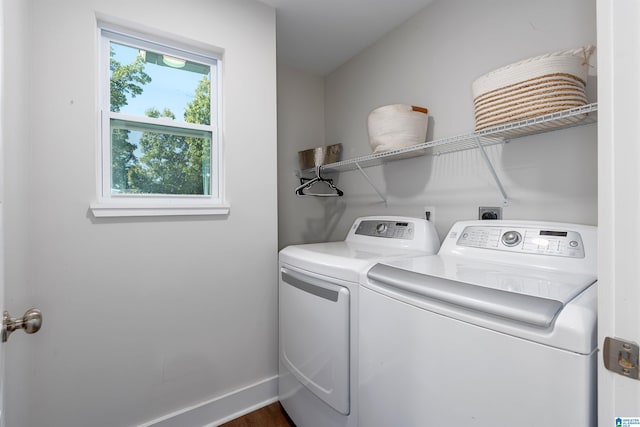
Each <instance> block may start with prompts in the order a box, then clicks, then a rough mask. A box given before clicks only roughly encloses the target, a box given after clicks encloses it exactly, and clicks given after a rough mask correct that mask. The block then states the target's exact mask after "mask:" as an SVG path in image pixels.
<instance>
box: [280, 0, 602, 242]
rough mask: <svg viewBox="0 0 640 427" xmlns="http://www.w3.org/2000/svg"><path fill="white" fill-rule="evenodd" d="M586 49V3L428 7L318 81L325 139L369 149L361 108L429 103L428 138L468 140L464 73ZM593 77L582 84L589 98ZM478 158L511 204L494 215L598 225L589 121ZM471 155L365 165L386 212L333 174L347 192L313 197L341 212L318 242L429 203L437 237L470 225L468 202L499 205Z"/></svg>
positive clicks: (473, 206)
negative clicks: (368, 218)
mask: <svg viewBox="0 0 640 427" xmlns="http://www.w3.org/2000/svg"><path fill="white" fill-rule="evenodd" d="M595 42H596V24H595V0H588V1H586V2H585V1H584V0H562V1H553V0H541V1H538V2H531V1H525V0H518V1H513V0H483V1H475V0H438V1H435V2H434V3H432V4H430V5H429V6H427V7H426V8H425V9H423V10H422V11H421V12H419V13H418V14H416V15H415V16H414V17H412V18H411V19H410V20H408V21H407V22H406V23H405V24H403V25H402V26H400V27H398V28H397V29H395V30H394V31H392V32H391V33H389V34H387V35H386V36H385V37H383V38H382V39H380V40H379V41H378V42H376V43H375V44H374V45H372V46H370V47H369V48H368V49H366V50H365V51H364V52H362V53H361V54H360V55H358V56H356V57H355V58H353V59H351V60H350V61H349V62H347V63H346V64H344V65H343V66H341V67H340V68H339V69H338V70H336V71H335V72H333V73H332V74H330V75H329V76H327V78H326V89H325V121H326V130H325V133H326V143H328V144H333V143H336V142H341V143H342V144H343V147H344V152H345V154H344V155H345V157H349V158H350V157H355V156H358V155H364V154H370V153H371V149H370V147H369V145H368V135H367V128H366V119H367V116H368V113H369V112H370V111H371V110H372V109H374V108H375V107H378V106H380V105H385V104H392V103H407V104H413V105H421V106H424V107H428V108H429V110H430V116H431V119H430V123H429V125H430V130H429V132H428V138H429V139H431V138H441V137H447V136H455V135H458V134H464V133H468V132H470V131H472V130H473V127H474V121H473V108H472V95H471V83H472V81H473V80H474V79H475V78H477V77H479V76H481V75H483V74H485V73H486V72H488V71H491V70H493V69H495V68H499V67H501V66H503V65H506V64H509V63H512V62H515V61H518V60H520V59H524V58H527V57H530V56H535V55H538V54H543V53H546V52H553V51H557V50H563V49H572V48H576V47H580V46H584V45H586V44H595ZM595 80H596V79H595V78H593V76H592V77H591V80H590V82H589V84H588V86H589V88H588V92H589V94H590V96H591V97H592V99H591V100H592V101H595V90H594V89H595ZM280 118H281V120H282V119H283V116H282V115H281V116H280ZM487 151H488V154H489V157H490V159H491V160H492V162H493V164H494V166H495V167H496V171H497V174H498V176H499V177H500V178H501V180H502V182H503V184H504V186H505V189H506V192H507V195H508V196H509V199H510V200H509V206H507V207H505V209H504V211H503V214H504V218H505V219H541V220H557V221H570V222H579V223H588V224H595V223H596V222H597V213H596V210H597V209H596V205H597V193H596V186H597V174H596V126H595V125H590V126H587V127H582V128H576V129H570V130H564V131H559V132H553V133H548V134H544V135H539V136H532V137H527V138H521V139H517V140H514V141H513V142H511V143H509V144H507V145H504V146H496V147H492V148H490V149H488V150H487ZM480 156H481V155H480V153H479V152H477V151H466V152H460V153H454V154H449V155H444V156H440V157H422V158H415V159H410V160H401V161H398V162H394V163H389V164H387V165H385V166H378V167H373V168H369V169H367V170H366V172H367V173H368V174H369V175H370V176H371V178H372V180H373V181H374V182H376V183H377V185H378V186H379V187H380V188H381V190H382V191H383V193H384V194H385V195H386V197H387V199H388V206H385V205H384V203H382V202H381V199H380V198H378V196H377V194H376V193H375V191H374V190H373V189H372V188H371V187H370V186H369V184H368V183H367V182H366V181H365V179H364V178H363V177H362V176H361V175H360V174H359V172H357V171H354V172H344V173H342V174H340V176H339V177H338V186H339V187H340V188H341V189H342V190H344V191H345V194H346V196H345V197H343V198H341V199H340V200H338V201H336V200H335V199H331V200H324V199H323V200H317V201H316V204H317V205H318V211H319V212H322V210H323V209H325V210H328V211H330V212H332V213H336V214H337V215H338V216H340V221H339V223H338V225H337V226H336V224H335V220H334V222H332V223H331V224H330V225H329V228H330V229H333V230H334V231H333V232H332V233H331V235H330V236H329V238H330V239H340V238H343V237H344V236H345V235H346V231H347V228H348V227H349V225H351V223H352V222H353V220H354V218H356V217H357V216H360V215H368V214H402V215H408V216H422V215H423V207H424V206H426V205H430V206H435V208H436V214H435V223H436V227H437V228H438V232H439V234H440V237H443V236H444V234H445V233H446V231H447V230H448V228H449V227H450V226H451V224H452V223H453V222H454V221H456V220H458V219H470V218H476V217H477V209H478V206H501V204H502V197H501V195H500V193H499V191H498V189H497V187H496V186H495V184H494V182H493V179H492V178H491V176H490V174H489V172H488V170H487V168H486V167H485V166H484V164H483V163H482V159H481V157H480ZM298 207H299V205H296V206H295V207H289V209H291V210H294V209H298ZM283 210H284V208H283V207H281V210H280V212H281V215H282V214H283ZM310 217H311V215H310ZM318 229H320V230H323V231H324V229H323V228H322V227H318ZM319 237H320V236H319V235H315V236H311V239H310V240H313V239H317V238H319Z"/></svg>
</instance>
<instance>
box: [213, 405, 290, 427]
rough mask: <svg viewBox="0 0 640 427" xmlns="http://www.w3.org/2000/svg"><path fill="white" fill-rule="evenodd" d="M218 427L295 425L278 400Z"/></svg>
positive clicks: (286, 426)
mask: <svg viewBox="0 0 640 427" xmlns="http://www.w3.org/2000/svg"><path fill="white" fill-rule="evenodd" d="M220 427H296V425H295V424H294V423H293V422H292V421H291V420H290V419H289V417H288V416H287V414H286V413H285V412H284V409H282V406H281V405H280V402H276V403H272V404H271V405H269V406H265V407H264V408H261V409H258V410H257V411H253V412H250V413H248V414H247V415H245V416H243V417H240V418H236V419H235V420H233V421H229V422H228V423H224V424H222V425H221V426H220Z"/></svg>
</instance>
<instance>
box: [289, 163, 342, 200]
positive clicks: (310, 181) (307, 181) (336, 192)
mask: <svg viewBox="0 0 640 427" xmlns="http://www.w3.org/2000/svg"><path fill="white" fill-rule="evenodd" d="M317 182H324V183H325V184H327V185H328V186H329V187H330V188H331V189H332V190H333V192H332V193H305V192H304V190H307V189H309V188H311V187H313V186H314V185H315V184H316V183H317ZM300 183H301V185H300V186H298V188H296V194H297V195H298V196H314V197H340V196H342V195H344V193H343V192H342V190H340V189H339V188H338V187H336V186H335V185H333V180H332V179H327V178H323V177H322V175H320V166H316V176H315V177H314V178H302V177H301V178H300Z"/></svg>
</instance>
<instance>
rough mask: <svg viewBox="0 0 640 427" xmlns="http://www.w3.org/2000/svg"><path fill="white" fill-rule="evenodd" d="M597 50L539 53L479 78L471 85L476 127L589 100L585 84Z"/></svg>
mask: <svg viewBox="0 0 640 427" xmlns="http://www.w3.org/2000/svg"><path fill="white" fill-rule="evenodd" d="M593 50H594V47H593V46H585V47H583V48H579V49H574V50H566V51H561V52H554V53H549V54H546V55H541V56H536V57H534V58H529V59H525V60H523V61H520V62H517V63H514V64H510V65H507V66H506V67H502V68H499V69H497V70H494V71H492V72H490V73H488V74H485V75H484V76H482V77H480V78H478V79H476V80H475V81H474V82H473V84H472V86H471V89H472V92H473V103H474V111H475V119H476V130H477V131H479V130H482V129H486V128H490V127H493V126H497V125H501V124H504V123H511V122H516V121H520V120H525V119H529V118H532V117H537V116H542V115H545V114H550V113H555V112H558V111H563V110H567V109H569V108H574V107H579V106H582V105H585V104H587V103H588V101H587V97H586V95H585V86H586V83H587V71H588V67H589V56H590V55H591V53H593ZM582 118H584V117H579V116H576V118H575V120H576V121H579V120H581V119H582Z"/></svg>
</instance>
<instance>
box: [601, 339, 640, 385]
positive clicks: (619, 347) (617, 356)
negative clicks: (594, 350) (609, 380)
mask: <svg viewBox="0 0 640 427" xmlns="http://www.w3.org/2000/svg"><path fill="white" fill-rule="evenodd" d="M639 355H640V347H638V344H636V343H634V342H631V341H625V340H622V339H620V338H610V337H605V339H604V352H603V356H604V366H605V368H607V369H608V370H610V371H612V372H615V373H617V374H620V375H622V376H625V377H629V378H632V379H634V380H637V379H640V378H639V376H638V356H639Z"/></svg>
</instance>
